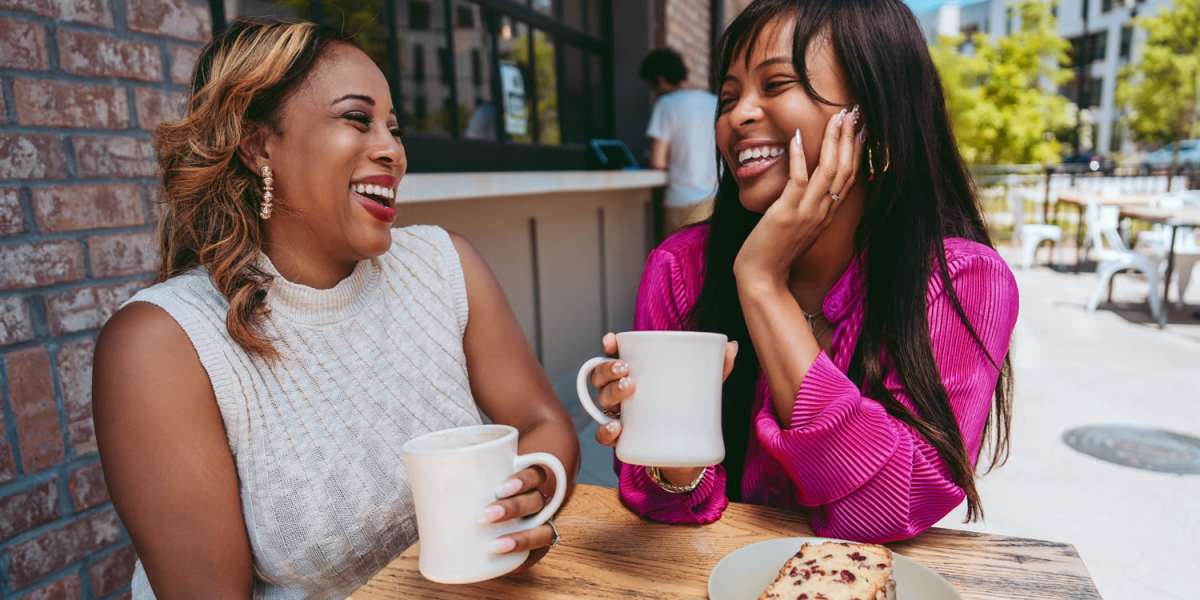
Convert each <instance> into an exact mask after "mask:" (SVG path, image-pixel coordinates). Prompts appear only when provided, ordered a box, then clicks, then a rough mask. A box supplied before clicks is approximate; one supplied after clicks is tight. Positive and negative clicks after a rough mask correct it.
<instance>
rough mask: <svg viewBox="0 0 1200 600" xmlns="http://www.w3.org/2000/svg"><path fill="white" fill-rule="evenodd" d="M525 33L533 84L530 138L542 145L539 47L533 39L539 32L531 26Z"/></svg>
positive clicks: (531, 88)
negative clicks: (539, 117)
mask: <svg viewBox="0 0 1200 600" xmlns="http://www.w3.org/2000/svg"><path fill="white" fill-rule="evenodd" d="M525 31H528V32H529V40H528V47H529V81H530V82H531V83H532V85H530V86H529V88H530V89H529V99H530V102H529V104H530V108H529V119H530V121H531V123H530V126H531V128H532V129H531V132H532V135H531V136H530V137H531V138H532V139H533V141H534V143H541V141H542V127H541V123H540V122H539V121H538V76H537V52H536V50H537V45H536V44H534V43H533V38H534V37H535V33H534V32H535V31H537V30H536V29H534V28H533V27H532V26H530V25H526V26H525Z"/></svg>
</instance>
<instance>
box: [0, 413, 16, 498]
mask: <svg viewBox="0 0 1200 600" xmlns="http://www.w3.org/2000/svg"><path fill="white" fill-rule="evenodd" d="M0 431H5V429H4V411H0ZM16 477H17V463H16V461H14V460H13V453H12V446H9V445H8V436H7V435H0V483H8V482H9V481H12V480H13V479H16Z"/></svg>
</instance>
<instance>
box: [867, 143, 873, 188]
mask: <svg viewBox="0 0 1200 600" xmlns="http://www.w3.org/2000/svg"><path fill="white" fill-rule="evenodd" d="M867 181H875V153H874V152H872V151H871V147H870V146H867Z"/></svg>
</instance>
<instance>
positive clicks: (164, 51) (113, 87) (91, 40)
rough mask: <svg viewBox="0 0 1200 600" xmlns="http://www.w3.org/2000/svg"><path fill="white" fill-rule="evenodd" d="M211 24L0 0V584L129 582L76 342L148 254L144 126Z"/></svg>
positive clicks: (167, 99)
mask: <svg viewBox="0 0 1200 600" xmlns="http://www.w3.org/2000/svg"><path fill="white" fill-rule="evenodd" d="M210 30H211V24H210V16H209V11H208V5H207V2H204V1H203V0H0V392H2V397H0V597H4V598H9V597H12V598H117V597H123V596H125V595H127V591H128V580H129V574H130V572H131V569H132V565H133V558H134V556H133V550H132V548H131V547H130V546H129V540H128V535H127V534H126V533H125V531H124V530H123V528H122V527H121V525H120V523H119V521H118V519H117V516H116V513H114V512H113V509H112V504H111V503H110V502H109V501H108V493H107V490H106V489H105V486H104V478H103V474H102V472H101V470H100V464H99V462H98V457H97V454H96V442H95V436H94V433H93V429H92V416H91V372H92V350H93V347H94V339H95V336H96V332H97V329H98V328H99V327H100V326H101V325H102V324H103V323H104V321H105V320H106V319H107V318H108V317H109V316H110V315H111V314H112V313H113V311H114V310H115V308H116V306H117V305H118V304H120V303H121V302H122V301H123V300H125V299H126V298H128V297H129V296H130V295H131V294H133V292H134V291H136V290H137V289H139V288H140V287H141V286H143V285H145V284H146V282H147V281H148V280H149V277H150V273H149V272H150V271H152V270H153V269H154V267H155V261H156V251H155V248H154V244H153V229H154V225H153V221H154V219H155V214H156V211H155V209H154V206H155V202H154V201H155V199H156V198H157V197H158V195H159V192H158V188H157V180H156V170H157V168H156V162H155V158H154V152H153V149H152V147H151V144H150V138H151V131H152V129H153V128H154V126H155V125H157V124H158V123H160V122H162V121H163V120H165V119H171V118H175V117H176V116H177V115H179V114H180V111H181V110H182V107H183V103H184V102H185V99H186V83H187V81H188V79H189V76H190V72H191V69H192V65H193V63H194V61H195V59H196V55H197V53H198V51H199V47H200V45H201V44H202V43H203V42H204V41H205V40H207V39H208V38H209V36H210Z"/></svg>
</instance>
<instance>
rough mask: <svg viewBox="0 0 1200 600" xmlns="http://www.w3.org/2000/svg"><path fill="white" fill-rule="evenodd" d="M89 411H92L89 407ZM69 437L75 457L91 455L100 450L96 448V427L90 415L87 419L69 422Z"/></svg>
mask: <svg viewBox="0 0 1200 600" xmlns="http://www.w3.org/2000/svg"><path fill="white" fill-rule="evenodd" d="M88 410H91V407H88ZM67 437H68V438H69V439H70V440H71V449H72V450H73V451H74V452H75V456H83V455H85V454H91V453H92V452H95V451H96V450H97V449H98V448H97V447H96V426H95V424H94V423H92V416H91V415H90V414H89V415H88V417H87V418H86V419H80V420H78V421H71V422H68V423H67Z"/></svg>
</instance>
